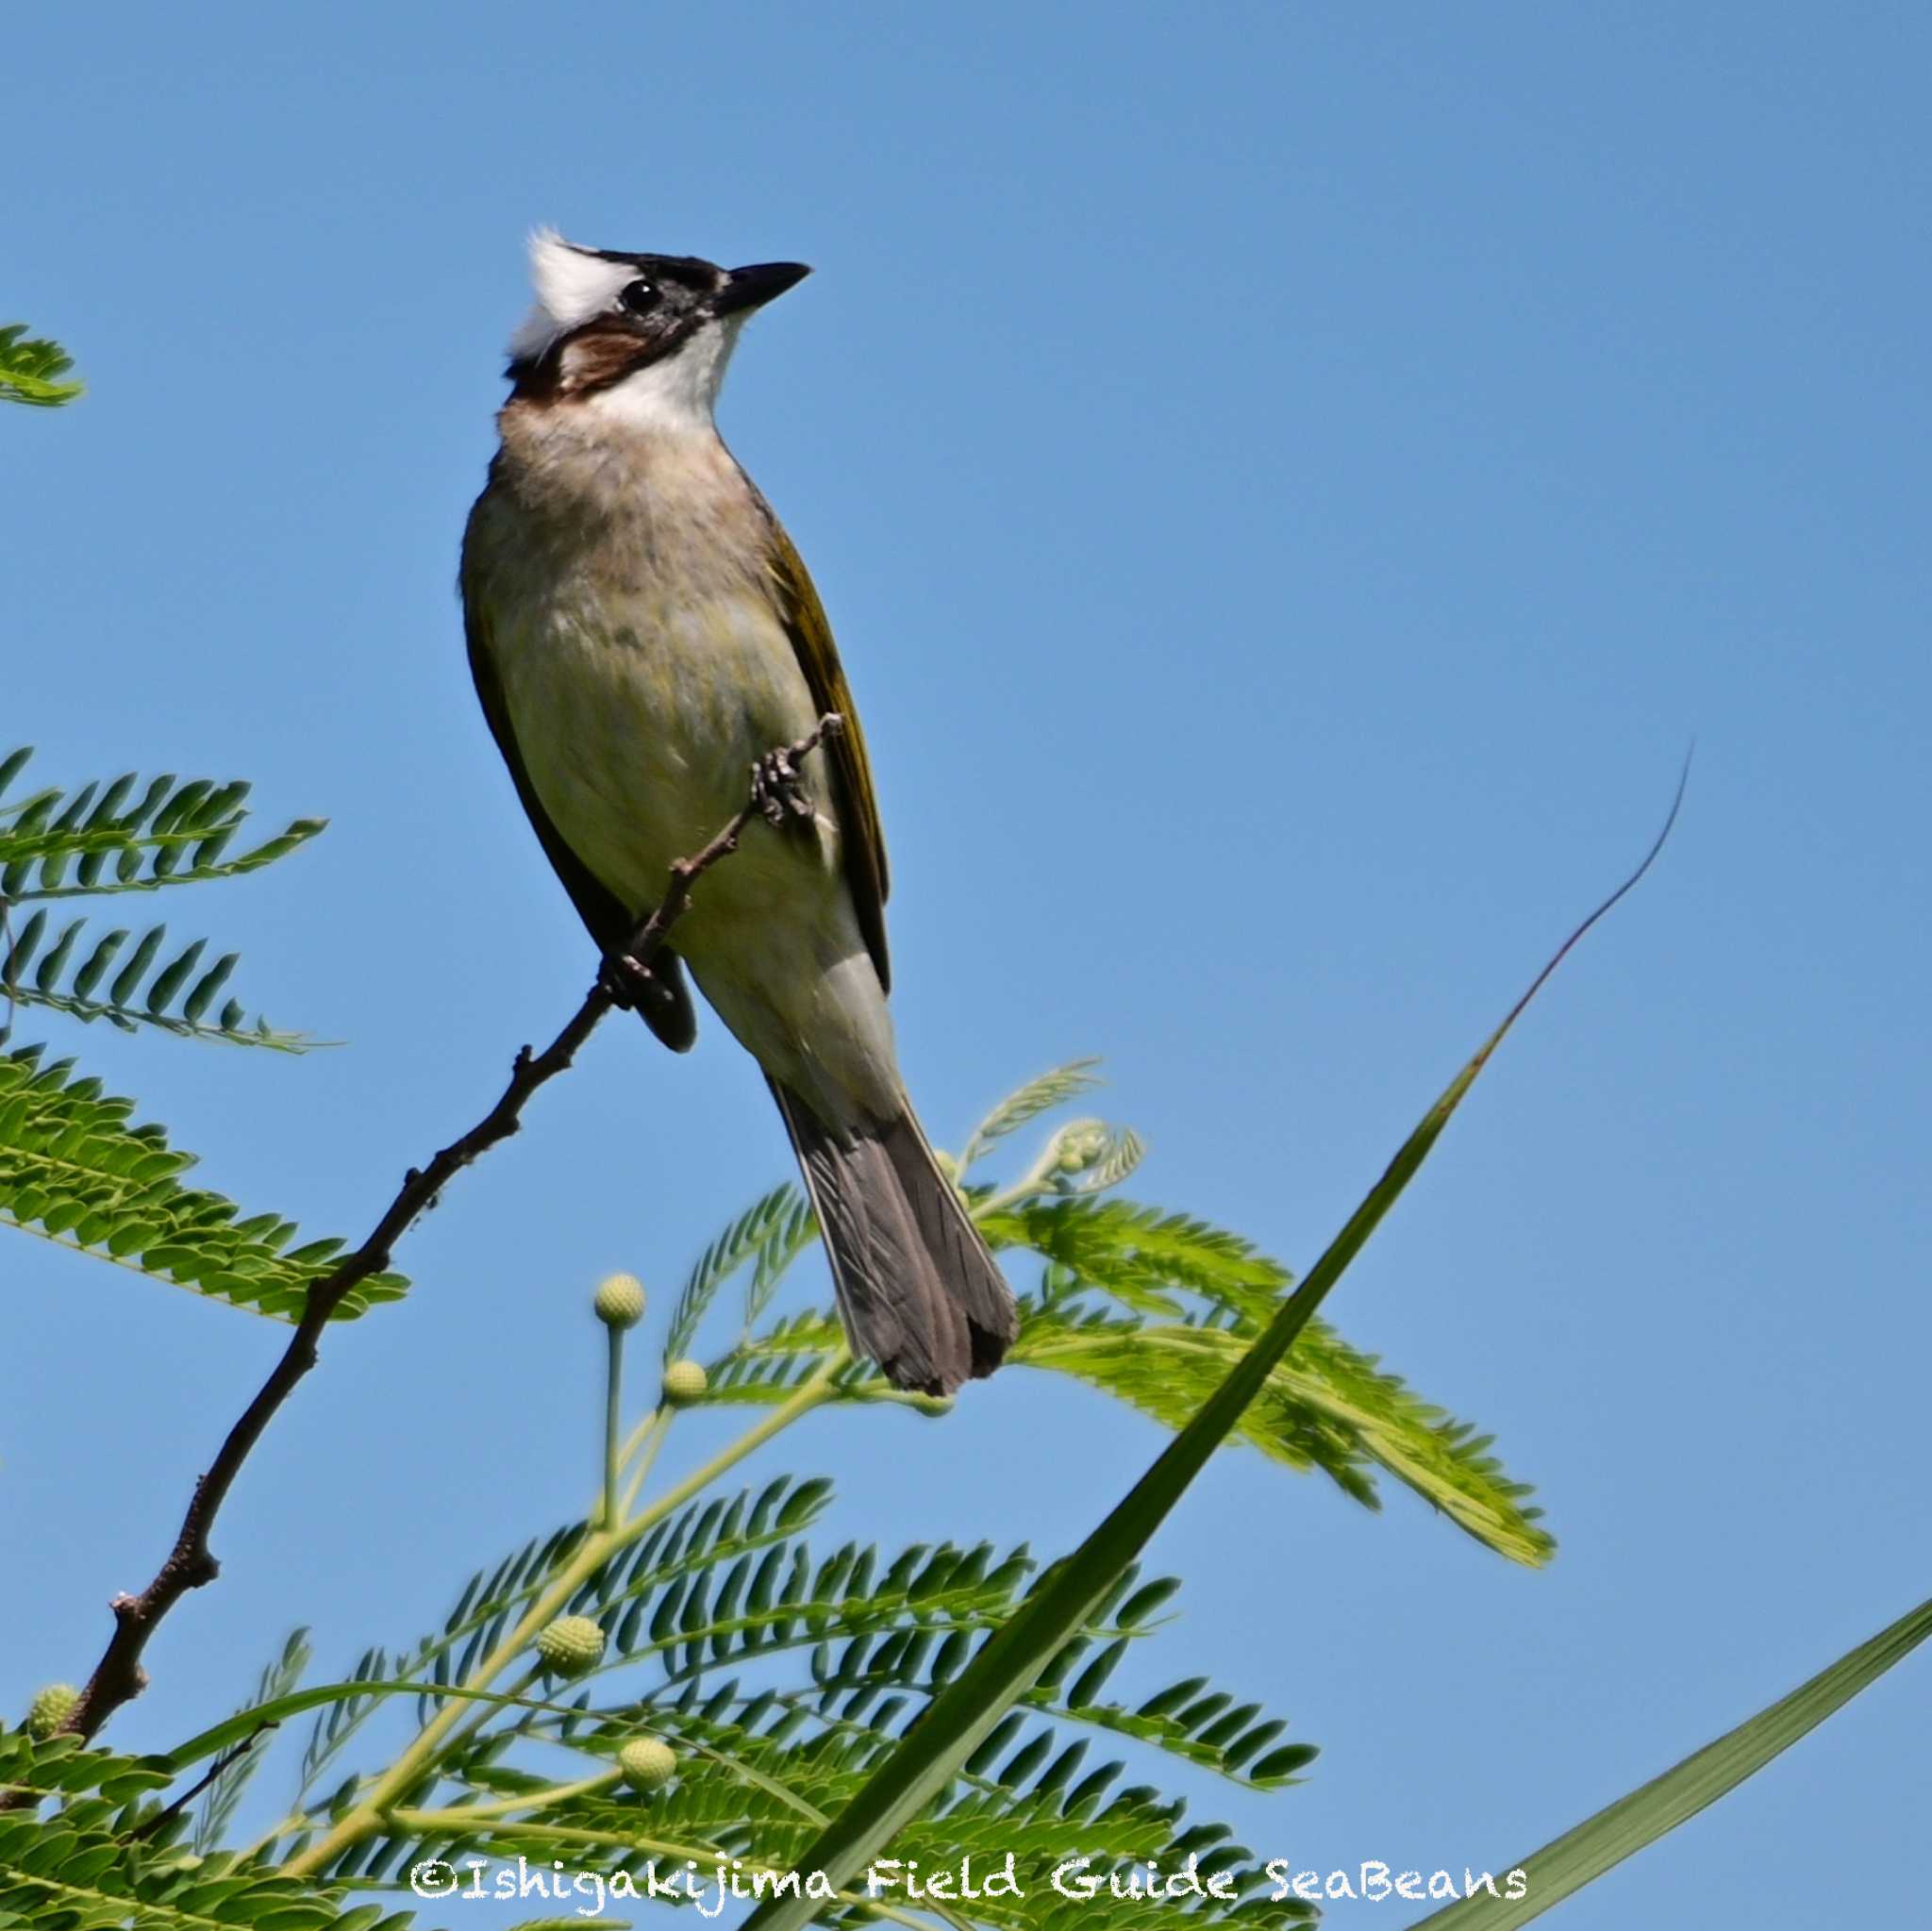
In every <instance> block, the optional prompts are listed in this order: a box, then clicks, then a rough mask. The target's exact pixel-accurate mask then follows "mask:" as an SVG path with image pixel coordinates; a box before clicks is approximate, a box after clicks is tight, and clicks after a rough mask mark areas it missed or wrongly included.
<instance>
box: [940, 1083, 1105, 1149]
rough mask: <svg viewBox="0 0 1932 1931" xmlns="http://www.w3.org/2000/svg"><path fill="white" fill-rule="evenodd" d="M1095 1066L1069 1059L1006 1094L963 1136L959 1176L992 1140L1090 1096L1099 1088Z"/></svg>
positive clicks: (1000, 1138)
mask: <svg viewBox="0 0 1932 1931" xmlns="http://www.w3.org/2000/svg"><path fill="white" fill-rule="evenodd" d="M1099 1064H1100V1061H1099V1060H1098V1059H1069V1060H1068V1061H1067V1063H1066V1064H1065V1065H1064V1066H1056V1067H1055V1068H1054V1069H1053V1071H1052V1072H1051V1073H1042V1074H1041V1075H1040V1077H1039V1078H1038V1079H1029V1080H1028V1081H1027V1082H1026V1084H1025V1085H1024V1086H1023V1087H1021V1088H1020V1089H1019V1090H1018V1091H1016V1092H1011V1093H1008V1095H1007V1097H1006V1098H1005V1099H1003V1100H1002V1101H1001V1102H1000V1103H999V1105H998V1106H996V1107H994V1108H993V1109H992V1111H991V1113H989V1114H988V1115H987V1116H986V1118H985V1119H984V1120H982V1121H981V1122H980V1123H979V1124H978V1125H977V1126H975V1127H974V1129H973V1131H972V1133H971V1134H969V1135H968V1136H967V1140H966V1145H965V1147H964V1149H963V1150H962V1151H961V1153H960V1155H959V1171H960V1173H962V1174H963V1173H964V1172H965V1171H966V1170H967V1168H969V1167H971V1166H972V1165H974V1162H975V1161H977V1160H978V1159H979V1158H980V1157H981V1156H982V1155H983V1154H985V1152H986V1151H987V1149H988V1148H989V1147H991V1145H992V1143H993V1142H994V1141H995V1140H1004V1139H1005V1138H1006V1136H1007V1135H1008V1134H1009V1133H1012V1132H1014V1131H1016V1130H1017V1129H1018V1128H1020V1127H1022V1126H1024V1125H1025V1124H1026V1123H1027V1122H1028V1121H1029V1120H1037V1119H1038V1118H1039V1117H1040V1116H1041V1114H1042V1113H1048V1112H1051V1111H1052V1110H1053V1108H1054V1107H1063V1106H1065V1105H1066V1103H1067V1102H1068V1101H1069V1100H1071V1099H1075V1098H1077V1097H1078V1096H1079V1095H1080V1094H1081V1093H1084V1092H1091V1090H1093V1089H1094V1088H1095V1087H1097V1086H1098V1085H1099V1084H1100V1075H1099V1074H1097V1073H1096V1072H1095V1071H1094V1070H1093V1069H1094V1068H1095V1067H1097V1066H1098V1065H1099Z"/></svg>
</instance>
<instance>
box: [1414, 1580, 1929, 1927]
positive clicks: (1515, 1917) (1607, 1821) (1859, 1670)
mask: <svg viewBox="0 0 1932 1931" xmlns="http://www.w3.org/2000/svg"><path fill="white" fill-rule="evenodd" d="M1927 1636H1932V1600H1927V1601H1925V1602H1923V1603H1921V1604H1920V1605H1919V1606H1918V1607H1917V1608H1916V1609H1914V1610H1912V1611H1911V1613H1910V1614H1909V1615H1906V1616H1901V1617H1900V1618H1899V1620H1898V1621H1897V1622H1896V1623H1892V1624H1891V1625H1890V1627H1889V1628H1886V1629H1881V1630H1880V1631H1879V1632H1878V1634H1877V1635H1876V1636H1874V1638H1873V1639H1872V1640H1871V1641H1869V1642H1864V1643H1860V1644H1859V1645H1858V1647H1857V1649H1855V1650H1854V1651H1852V1653H1851V1654H1850V1655H1849V1656H1842V1657H1840V1659H1839V1660H1838V1661H1837V1662H1835V1663H1834V1664H1832V1666H1831V1667H1830V1669H1828V1670H1824V1671H1821V1672H1820V1673H1818V1674H1817V1675H1816V1676H1813V1677H1812V1678H1811V1680H1810V1681H1809V1682H1808V1683H1805V1684H1802V1685H1801V1686H1800V1687H1799V1688H1798V1689H1796V1690H1792V1691H1791V1693H1790V1695H1789V1696H1787V1697H1784V1698H1782V1699H1781V1700H1780V1701H1778V1702H1776V1703H1774V1704H1773V1705H1772V1706H1771V1707H1770V1708H1769V1709H1767V1710H1761V1711H1760V1712H1759V1713H1758V1714H1757V1716H1755V1717H1753V1718H1752V1719H1751V1721H1750V1722H1749V1723H1740V1725H1739V1726H1738V1727H1737V1728H1736V1729H1735V1730H1732V1731H1730V1732H1729V1733H1728V1734H1727V1735H1725V1736H1723V1737H1720V1738H1719V1739H1718V1740H1717V1741H1716V1742H1715V1743H1707V1744H1706V1745H1705V1746H1704V1748H1703V1749H1702V1750H1700V1751H1698V1752H1697V1754H1696V1755H1695V1756H1687V1757H1686V1758H1685V1759H1684V1760H1683V1762H1682V1763H1680V1764H1678V1765H1677V1767H1676V1768H1675V1769H1674V1770H1667V1771H1666V1772H1665V1773H1663V1775H1662V1776H1660V1777H1655V1778H1653V1779H1652V1780H1651V1781H1650V1782H1649V1783H1647V1784H1645V1785H1644V1786H1643V1788H1642V1789H1641V1790H1632V1791H1631V1792H1630V1794H1629V1795H1628V1796H1627V1797H1621V1798H1619V1799H1618V1800H1617V1802H1616V1803H1614V1804H1612V1805H1611V1806H1609V1807H1608V1808H1607V1809H1606V1810H1599V1811H1598V1812H1597V1814H1596V1815H1595V1816H1594V1817H1592V1818H1591V1819H1590V1820H1589V1821H1588V1822H1587V1823H1579V1824H1578V1825H1577V1826H1576V1828H1575V1829H1574V1830H1572V1831H1567V1832H1565V1833H1564V1835H1563V1836H1561V1837H1559V1838H1558V1839H1557V1840H1556V1841H1555V1842H1554V1843H1549V1844H1545V1845H1544V1846H1543V1847H1542V1849H1541V1850H1540V1851H1538V1852H1535V1853H1534V1854H1533V1855H1532V1856H1527V1857H1525V1858H1524V1859H1523V1860H1522V1862H1521V1864H1520V1865H1518V1866H1517V1867H1516V1868H1517V1869H1519V1870H1521V1871H1522V1872H1523V1873H1524V1878H1525V1880H1526V1881H1525V1884H1524V1895H1523V1896H1522V1897H1521V1898H1520V1899H1510V1898H1507V1897H1491V1895H1490V1894H1489V1893H1488V1892H1487V1891H1482V1892H1478V1893H1477V1895H1476V1896H1474V1897H1473V1898H1465V1899H1464V1900H1463V1901H1462V1902H1461V1903H1460V1904H1455V1905H1451V1906H1449V1907H1448V1909H1447V1910H1442V1911H1433V1912H1431V1913H1430V1914H1429V1916H1427V1917H1426V1918H1424V1919H1423V1921H1422V1922H1421V1923H1419V1924H1417V1925H1416V1926H1415V1927H1414V1931H1513V1927H1514V1926H1516V1925H1518V1924H1527V1923H1529V1921H1530V1920H1531V1919H1532V1918H1540V1917H1541V1915H1542V1914H1543V1913H1544V1912H1545V1911H1546V1910H1548V1909H1549V1908H1550V1907H1551V1906H1553V1905H1559V1904H1561V1903H1562V1902H1563V1900H1564V1899H1565V1898H1566V1897H1568V1896H1569V1895H1570V1893H1571V1892H1572V1891H1574V1890H1580V1889H1582V1888H1583V1887H1584V1886H1585V1885H1586V1884H1590V1883H1591V1882H1593V1881H1594V1880H1595V1879H1596V1878H1599V1877H1601V1876H1602V1875H1603V1874H1604V1873H1605V1872H1606V1871H1607V1870H1609V1869H1610V1868H1611V1867H1612V1866H1613V1865H1616V1864H1621V1863H1622V1862H1623V1861H1624V1858H1625V1857H1629V1856H1635V1855H1636V1853H1637V1852H1639V1851H1641V1850H1643V1849H1644V1848H1645V1847H1646V1846H1648V1845H1650V1844H1654V1843H1656V1841H1657V1839H1658V1838H1660V1837H1662V1836H1663V1835H1664V1834H1665V1833H1666V1832H1667V1831H1673V1830H1675V1829H1676V1827H1677V1826H1678V1824H1680V1823H1686V1822H1688V1821H1689V1820H1690V1819H1691V1818H1692V1817H1695V1816H1696V1815H1697V1813H1698V1812H1699V1811H1700V1810H1702V1809H1704V1808H1705V1807H1706V1806H1707V1805H1711V1804H1715V1803H1716V1802H1717V1800H1718V1799H1719V1798H1720V1797H1722V1796H1724V1795H1726V1794H1727V1793H1728V1792H1730V1791H1731V1790H1736V1789H1737V1787H1738V1786H1739V1785H1740V1784H1741V1783H1742V1782H1743V1781H1744V1779H1745V1778H1746V1777H1748V1776H1752V1775H1754V1774H1756V1773H1757V1772H1758V1771H1760V1770H1762V1769H1763V1768H1764V1766H1765V1765H1766V1764H1767V1763H1769V1762H1770V1761H1771V1759H1772V1758H1773V1757H1774V1756H1777V1755H1778V1754H1779V1752H1780V1751H1784V1750H1789V1749H1790V1747H1791V1745H1792V1744H1793V1743H1795V1742H1796V1741H1797V1740H1798V1739H1799V1738H1800V1737H1803V1736H1804V1735H1806V1734H1807V1732H1808V1731H1810V1730H1814V1729H1816V1728H1817V1727H1818V1725H1819V1724H1820V1723H1823V1722H1824V1720H1825V1718H1826V1717H1828V1716H1830V1715H1831V1713H1832V1712H1833V1711H1834V1710H1836V1709H1839V1708H1840V1707H1841V1706H1843V1705H1845V1704H1847V1703H1849V1702H1850V1701H1851V1700H1852V1698H1853V1697H1855V1696H1856V1695H1857V1693H1858V1691H1859V1690H1862V1689H1864V1688H1865V1686H1866V1685H1867V1684H1868V1683H1872V1682H1874V1681H1876V1679H1877V1678H1878V1677H1880V1676H1882V1675H1884V1673H1886V1671H1888V1670H1889V1669H1890V1668H1891V1666H1892V1665H1893V1664H1894V1663H1895V1662H1897V1661H1899V1660H1900V1659H1901V1658H1902V1657H1904V1656H1909V1655H1910V1654H1911V1652H1912V1651H1913V1650H1915V1649H1917V1648H1918V1646H1919V1645H1920V1643H1922V1642H1924V1640H1925V1639H1926V1637H1927Z"/></svg>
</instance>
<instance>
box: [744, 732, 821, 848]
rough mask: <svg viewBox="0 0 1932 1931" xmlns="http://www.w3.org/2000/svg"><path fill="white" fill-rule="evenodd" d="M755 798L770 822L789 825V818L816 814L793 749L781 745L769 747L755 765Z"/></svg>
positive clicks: (754, 802) (800, 817)
mask: <svg viewBox="0 0 1932 1931" xmlns="http://www.w3.org/2000/svg"><path fill="white" fill-rule="evenodd" d="M751 801H752V803H753V804H754V805H756V806H757V807H758V809H759V810H760V811H761V812H762V813H763V814H764V816H765V821H766V823H767V824H772V825H774V826H776V827H777V828H778V829H779V830H781V831H782V830H783V829H784V828H785V822H786V820H787V819H788V818H790V819H792V820H794V821H796V820H803V819H808V818H810V817H811V816H812V805H811V800H810V799H809V798H808V797H807V796H806V795H805V781H804V779H803V778H801V777H800V775H799V774H798V768H797V766H796V765H794V764H793V763H792V762H791V751H790V750H789V749H787V748H785V747H783V746H781V747H780V748H779V749H778V750H776V751H767V752H766V753H765V755H764V756H763V757H760V758H759V759H758V762H757V763H756V764H754V765H753V766H752V768H751Z"/></svg>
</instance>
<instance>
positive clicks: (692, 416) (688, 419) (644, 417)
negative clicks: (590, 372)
mask: <svg viewBox="0 0 1932 1931" xmlns="http://www.w3.org/2000/svg"><path fill="white" fill-rule="evenodd" d="M743 325H744V318H743V317H742V316H738V315H734V316H729V317H727V318H726V319H725V320H724V321H723V322H707V323H706V324H705V325H703V327H701V328H700V329H699V330H698V331H697V333H696V334H695V335H693V336H692V337H691V340H690V341H687V342H685V343H684V344H683V345H682V346H681V347H680V348H679V349H678V350H677V352H676V353H675V355H670V356H666V357H664V358H662V359H661V360H659V361H656V362H651V363H648V364H646V365H645V367H643V368H641V369H640V370H638V372H637V373H636V374H635V375H626V376H625V378H624V380H623V381H621V382H613V383H612V384H611V385H610V387H609V388H608V389H600V390H599V391H597V392H596V393H595V394H594V395H591V396H588V397H586V398H585V407H587V408H590V409H592V410H594V411H595V412H596V413H597V414H598V415H600V416H602V417H603V418H604V419H605V420H606V421H608V422H612V423H621V424H624V425H625V427H626V428H632V429H642V430H646V431H648V432H651V433H653V434H656V435H659V436H715V435H716V434H717V433H718V431H717V424H716V422H715V420H714V412H715V410H716V408H717V404H718V391H719V390H720V389H721V388H722V387H723V386H724V369H725V365H726V364H727V363H728V362H729V361H730V359H731V351H732V350H733V349H734V348H736V347H737V346H738V332H739V330H740V329H741V327H742V326H743Z"/></svg>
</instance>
